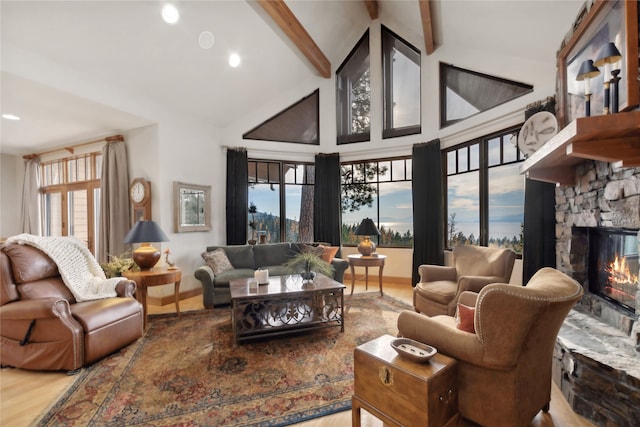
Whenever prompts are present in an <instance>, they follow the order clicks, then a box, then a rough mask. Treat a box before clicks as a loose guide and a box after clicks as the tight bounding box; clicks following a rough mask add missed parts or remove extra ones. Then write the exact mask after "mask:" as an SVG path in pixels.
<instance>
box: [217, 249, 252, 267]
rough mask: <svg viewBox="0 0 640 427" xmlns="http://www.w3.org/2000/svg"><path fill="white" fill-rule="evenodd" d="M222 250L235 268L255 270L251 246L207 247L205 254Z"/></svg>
mask: <svg viewBox="0 0 640 427" xmlns="http://www.w3.org/2000/svg"><path fill="white" fill-rule="evenodd" d="M218 248H222V249H224V252H225V253H226V254H227V258H229V261H230V262H231V264H232V265H233V266H234V267H235V268H250V269H253V270H255V269H256V264H255V260H254V257H253V246H251V245H231V246H209V247H207V252H213V251H214V250H216V249H218Z"/></svg>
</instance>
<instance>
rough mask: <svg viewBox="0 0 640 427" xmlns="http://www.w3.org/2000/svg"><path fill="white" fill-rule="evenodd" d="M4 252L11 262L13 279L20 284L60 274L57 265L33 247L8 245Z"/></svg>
mask: <svg viewBox="0 0 640 427" xmlns="http://www.w3.org/2000/svg"><path fill="white" fill-rule="evenodd" d="M3 251H4V253H5V254H7V256H8V257H9V259H10V260H11V267H12V269H13V278H14V279H15V282H16V283H18V284H20V283H26V282H31V281H34V280H39V279H47V278H49V277H55V276H58V275H59V274H60V273H58V266H57V265H56V263H55V262H53V261H52V260H51V258H49V257H48V256H47V255H45V253H44V252H42V251H41V250H39V249H36V248H34V247H33V246H31V245H7V246H5V247H4V249H3Z"/></svg>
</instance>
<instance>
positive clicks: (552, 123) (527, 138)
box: [518, 111, 558, 156]
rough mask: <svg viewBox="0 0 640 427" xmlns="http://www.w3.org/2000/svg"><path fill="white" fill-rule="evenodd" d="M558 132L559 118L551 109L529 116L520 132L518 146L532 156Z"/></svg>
mask: <svg viewBox="0 0 640 427" xmlns="http://www.w3.org/2000/svg"><path fill="white" fill-rule="evenodd" d="M557 133H558V120H557V119H556V116H554V115H553V114H552V113H550V112H549V111H541V112H539V113H536V114H534V115H533V116H531V117H529V118H528V119H527V121H526V122H524V125H522V129H520V133H519V134H518V148H519V149H520V151H522V153H524V154H525V155H526V156H530V155H532V154H533V153H535V152H536V150H537V149H538V148H540V147H542V146H543V145H544V144H545V143H546V142H547V141H549V140H550V139H551V138H553V136H554V135H555V134H557Z"/></svg>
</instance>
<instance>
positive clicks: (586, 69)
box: [576, 59, 600, 81]
mask: <svg viewBox="0 0 640 427" xmlns="http://www.w3.org/2000/svg"><path fill="white" fill-rule="evenodd" d="M598 74H600V70H598V68H597V67H596V66H595V65H593V60H591V59H587V60H586V61H584V62H583V63H582V64H580V69H579V70H578V75H577V76H576V80H577V81H582V80H584V79H586V78H591V77H595V76H597V75H598Z"/></svg>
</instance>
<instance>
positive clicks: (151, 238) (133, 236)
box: [124, 221, 169, 243]
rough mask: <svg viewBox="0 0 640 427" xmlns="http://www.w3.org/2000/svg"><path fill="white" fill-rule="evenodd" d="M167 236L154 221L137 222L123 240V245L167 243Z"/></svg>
mask: <svg viewBox="0 0 640 427" xmlns="http://www.w3.org/2000/svg"><path fill="white" fill-rule="evenodd" d="M168 241H169V239H168V238H167V235H166V234H164V232H163V231H162V229H161V228H160V226H159V225H158V224H156V223H155V221H138V222H136V224H135V225H134V226H133V228H132V229H131V230H130V231H129V233H127V236H126V237H125V238H124V243H149V242H168Z"/></svg>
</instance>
